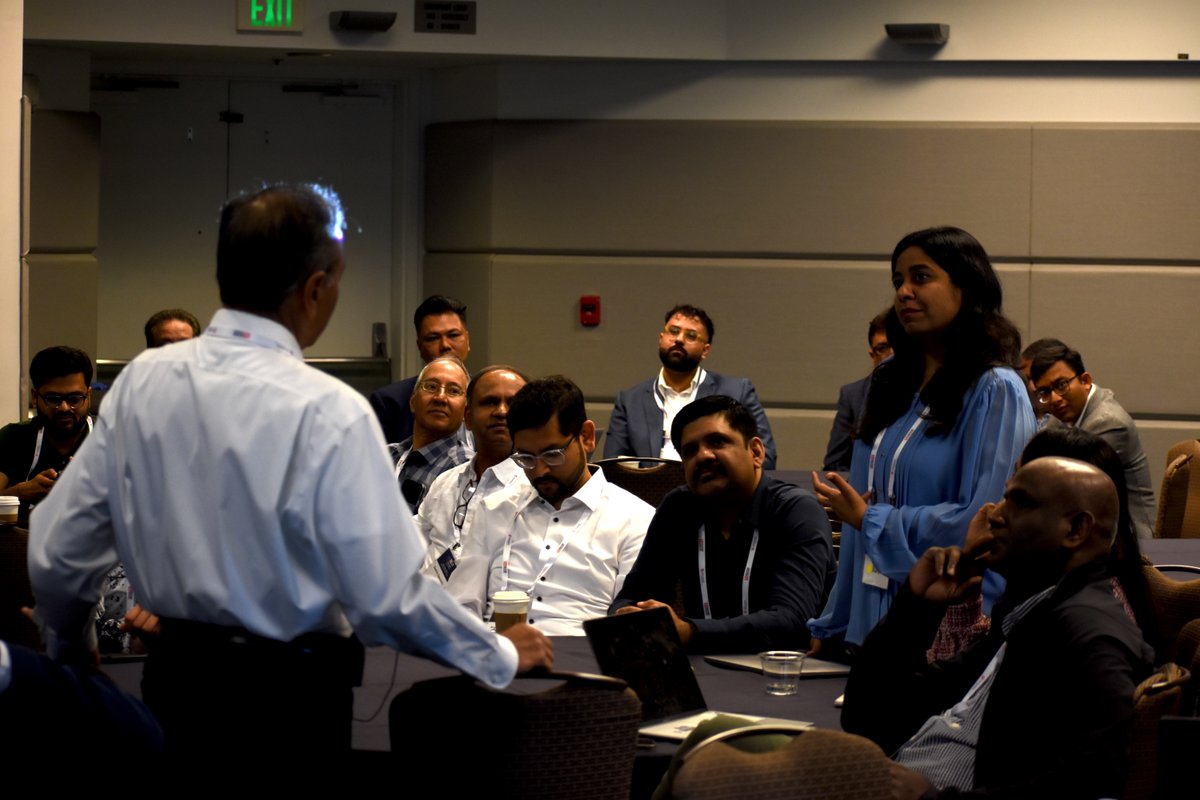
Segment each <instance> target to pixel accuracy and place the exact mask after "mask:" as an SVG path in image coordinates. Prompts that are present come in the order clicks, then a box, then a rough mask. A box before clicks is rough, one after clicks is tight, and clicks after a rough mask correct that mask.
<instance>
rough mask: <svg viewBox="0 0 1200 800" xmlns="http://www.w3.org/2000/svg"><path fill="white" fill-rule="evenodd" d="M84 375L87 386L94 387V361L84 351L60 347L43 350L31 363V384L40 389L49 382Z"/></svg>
mask: <svg viewBox="0 0 1200 800" xmlns="http://www.w3.org/2000/svg"><path fill="white" fill-rule="evenodd" d="M76 372H82V373H83V383H84V385H85V386H91V385H92V359H90V358H88V354H87V353H85V352H83V351H82V350H76V349H75V348H74V347H65V346H63V345H58V346H56V347H47V348H46V349H45V350H41V351H39V352H38V354H37V355H35V356H34V357H33V360H32V361H30V362H29V382H30V383H32V384H33V388H34V389H40V388H41V387H42V386H43V385H44V384H45V383H46V382H47V381H52V380H54V379H55V378H61V377H63V376H65V375H74V374H75V373H76Z"/></svg>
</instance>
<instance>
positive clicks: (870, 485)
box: [867, 406, 929, 505]
mask: <svg viewBox="0 0 1200 800" xmlns="http://www.w3.org/2000/svg"><path fill="white" fill-rule="evenodd" d="M928 413H929V406H925V408H924V410H923V411H921V413H920V414H918V415H917V421H916V422H914V423H913V424H912V427H910V428H909V429H908V433H906V434H904V438H903V439H901V440H900V445H899V446H898V447H897V448H896V452H894V453H892V463H891V464H890V465H889V466H888V481H887V494H886V495H884V499H885V500H886V501H887V502H888V503H890V504H892V505H895V503H896V465H897V464H899V463H900V454H901V453H902V452H904V447H905V445H907V444H908V440H909V439H911V438H912V437H913V434H914V433H916V432H917V428H920V427H921V424H922V423H923V422H925V415H926V414H928ZM885 433H887V428H884V429H883V430H881V431H880V432H879V434H878V435H877V436H876V437H875V444H873V445H872V446H871V458H870V460H869V461H868V462H867V490H868V491H874V489H875V459H876V458H878V456H879V448H880V446H881V445H882V444H883V435H884V434H885Z"/></svg>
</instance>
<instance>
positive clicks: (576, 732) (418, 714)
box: [388, 672, 642, 800]
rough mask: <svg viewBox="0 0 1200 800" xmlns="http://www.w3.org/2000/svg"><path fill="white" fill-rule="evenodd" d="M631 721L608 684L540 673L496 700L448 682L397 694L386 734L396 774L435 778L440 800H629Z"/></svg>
mask: <svg viewBox="0 0 1200 800" xmlns="http://www.w3.org/2000/svg"><path fill="white" fill-rule="evenodd" d="M641 716H642V715H641V703H640V702H639V701H638V699H637V695H635V694H634V693H633V692H632V691H631V690H630V689H629V687H628V686H626V685H625V682H624V681H621V680H617V679H615V678H606V677H603V676H600V675H586V674H581V673H557V672H555V673H542V674H541V675H537V674H533V675H527V676H519V677H518V678H517V679H516V680H515V681H514V682H513V684H512V685H511V686H510V687H509V688H508V689H506V690H503V691H497V690H494V689H490V688H488V687H486V686H484V685H482V684H480V683H478V682H477V681H475V680H474V679H473V678H470V677H467V676H463V675H456V676H453V677H449V678H437V679H434V680H429V681H421V682H420V683H417V684H414V685H413V686H412V688H410V689H409V690H407V691H405V692H402V693H401V694H399V695H397V696H396V697H395V698H394V699H393V700H392V704H391V707H390V709H389V714H388V728H389V732H390V735H391V740H392V755H393V757H394V758H395V759H396V760H397V761H398V762H400V767H401V769H402V772H401V773H400V774H402V775H408V776H411V775H417V774H421V773H425V774H433V773H437V772H443V773H444V774H443V776H442V778H441V779H440V780H438V781H435V782H434V783H435V785H439V786H441V787H443V789H444V790H446V791H447V792H448V794H449V795H450V796H459V797H469V796H477V797H502V798H509V797H511V798H528V800H592V798H595V800H600V798H605V799H606V800H607V798H614V797H628V796H629V793H630V788H631V785H632V779H633V759H634V756H635V755H636V754H637V736H638V733H637V731H638V726H639V725H640V724H641ZM447 767H450V769H449V770H447V769H446V768H447ZM455 767H457V768H458V769H454V768H455Z"/></svg>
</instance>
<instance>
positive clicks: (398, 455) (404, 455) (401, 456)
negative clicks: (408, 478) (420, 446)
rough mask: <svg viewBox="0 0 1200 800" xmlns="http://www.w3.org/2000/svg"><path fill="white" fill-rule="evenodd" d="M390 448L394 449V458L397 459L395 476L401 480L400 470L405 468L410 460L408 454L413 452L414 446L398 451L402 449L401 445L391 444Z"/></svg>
mask: <svg viewBox="0 0 1200 800" xmlns="http://www.w3.org/2000/svg"><path fill="white" fill-rule="evenodd" d="M388 449H389V450H391V451H392V458H394V459H396V474H395V475H394V476H393V477H394V478H395V479H396V480H400V472H401V471H402V470H403V469H404V464H405V462H407V461H408V456H409V454H411V453H412V448H411V447H410V448H408V449H407V450H401V451H400V452H397V451H398V450H400V445H398V444H389V445H388Z"/></svg>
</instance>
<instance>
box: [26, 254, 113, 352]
mask: <svg viewBox="0 0 1200 800" xmlns="http://www.w3.org/2000/svg"><path fill="white" fill-rule="evenodd" d="M25 261H26V263H27V265H28V270H29V272H28V281H29V284H28V285H29V357H30V358H32V357H33V355H34V354H35V353H37V352H38V351H39V350H42V349H44V348H46V347H51V346H53V345H59V344H65V345H68V346H70V347H78V348H79V349H80V350H83V351H85V352H86V353H87V354H88V355H89V356H91V357H92V360H93V361H95V359H96V358H97V356H96V324H97V317H98V312H97V304H96V291H97V287H98V285H99V279H98V277H97V276H98V269H97V265H96V259H95V257H94V256H91V255H72V254H61V255H59V254H38V253H31V254H30V255H29V256H27V257H26V259H25ZM28 367H29V365H28V364H24V365H23V366H22V369H28Z"/></svg>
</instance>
